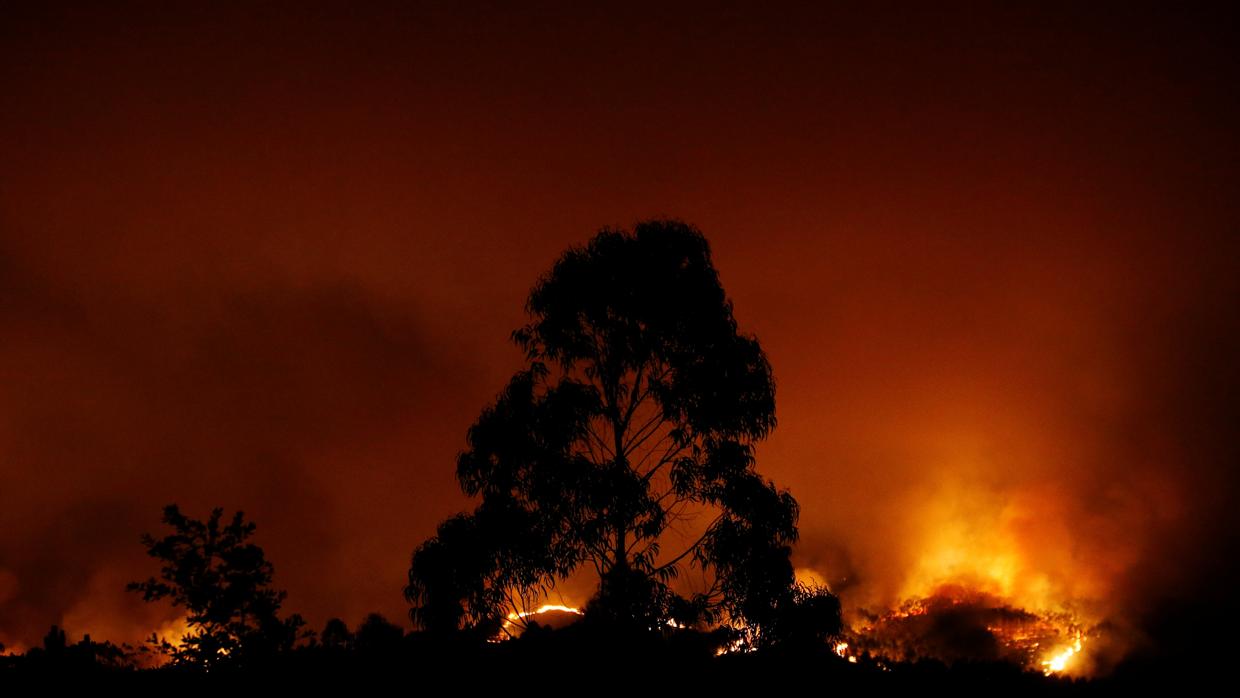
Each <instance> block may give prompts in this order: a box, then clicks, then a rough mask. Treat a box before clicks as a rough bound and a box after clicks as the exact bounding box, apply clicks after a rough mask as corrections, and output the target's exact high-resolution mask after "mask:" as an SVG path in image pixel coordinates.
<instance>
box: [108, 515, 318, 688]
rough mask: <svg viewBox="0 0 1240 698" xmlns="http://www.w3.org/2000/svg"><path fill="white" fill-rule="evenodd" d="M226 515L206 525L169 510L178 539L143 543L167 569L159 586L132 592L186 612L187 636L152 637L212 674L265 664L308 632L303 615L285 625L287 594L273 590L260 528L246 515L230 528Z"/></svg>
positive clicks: (181, 660) (152, 582)
mask: <svg viewBox="0 0 1240 698" xmlns="http://www.w3.org/2000/svg"><path fill="white" fill-rule="evenodd" d="M223 515H224V510H223V509H219V508H217V509H214V510H212V512H211V516H210V517H209V518H208V519H207V520H206V521H199V520H196V519H191V518H189V517H187V516H185V515H184V514H182V513H181V510H180V509H179V508H178V507H177V505H175V504H170V505H168V506H167V507H165V508H164V513H163V522H164V523H165V524H167V525H169V526H171V527H172V529H173V532H172V533H170V534H168V535H167V536H164V537H163V538H159V539H156V538H155V537H153V536H151V535H150V534H145V535H143V536H142V543H143V545H144V546H146V549H147V554H148V555H150V556H151V557H154V558H156V559H158V560H160V562H161V563H162V565H163V566H162V567H161V569H160V575H159V578H158V579H157V578H155V577H150V578H149V579H147V580H146V581H144V582H132V583H130V584H129V585H128V589H129V590H130V591H136V592H141V593H142V598H143V600H145V601H158V600H161V599H165V598H167V599H170V600H171V601H172V605H173V606H179V607H183V608H184V609H185V613H186V618H185V620H186V624H187V625H188V632H187V633H186V634H185V635H184V636H183V637H181V638H178V639H176V640H175V641H170V640H168V639H165V638H154V637H153V638H152V642H153V643H154V644H156V645H157V647H158V648H159V649H160V650H162V651H164V652H166V653H167V654H168V655H169V656H170V657H171V659H172V661H173V662H174V663H177V664H185V665H192V666H198V667H203V668H209V667H211V666H215V665H218V664H220V663H224V662H227V663H232V664H238V665H242V664H245V663H247V662H251V661H254V660H261V659H264V658H267V657H269V656H270V655H272V654H273V653H275V652H278V651H282V650H287V649H289V648H290V647H292V645H293V643H294V642H295V640H296V639H297V632H298V629H299V628H300V627H301V626H302V625H303V621H302V619H301V617H300V616H298V615H296V614H294V615H292V616H290V617H289V618H286V619H280V618H279V615H278V614H279V610H280V605H281V603H282V602H283V601H284V598H285V592H284V591H280V590H277V589H274V588H272V586H271V581H272V575H273V574H274V571H275V570H274V567H273V566H272V564H271V563H270V562H268V561H267V559H266V557H265V556H264V554H263V549H262V548H260V547H258V546H257V545H254V544H253V543H250V542H248V540H249V538H250V536H251V535H252V534H253V533H254V530H255V528H256V527H255V524H254V523H253V522H248V521H246V520H245V519H244V515H243V513H242V512H240V511H238V512H236V513H235V514H234V515H233V516H232V518H231V519H230V520H229V521H228V522H226V523H223V522H222V518H223Z"/></svg>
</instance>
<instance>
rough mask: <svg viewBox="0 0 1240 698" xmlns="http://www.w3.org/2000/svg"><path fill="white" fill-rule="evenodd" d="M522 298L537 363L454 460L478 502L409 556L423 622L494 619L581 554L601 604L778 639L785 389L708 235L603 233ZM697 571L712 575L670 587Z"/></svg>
mask: <svg viewBox="0 0 1240 698" xmlns="http://www.w3.org/2000/svg"><path fill="white" fill-rule="evenodd" d="M526 309H527V311H528V313H529V315H530V322H529V323H528V324H527V325H525V326H524V327H522V328H520V329H518V330H517V331H516V332H514V333H513V339H514V341H515V342H516V343H517V344H518V345H519V346H520V347H521V348H522V349H523V350H524V352H525V355H526V358H527V360H528V365H527V367H526V368H525V369H524V370H521V371H519V372H518V373H517V374H516V375H515V376H513V378H512V380H511V381H510V382H509V384H508V386H507V387H506V388H505V389H504V390H503V392H501V393H500V395H499V397H498V398H497V400H496V401H495V403H494V404H493V405H491V406H489V407H487V408H486V409H485V410H483V412H482V415H481V416H480V417H479V419H478V421H477V422H476V423H475V424H474V425H473V426H472V427H471V428H470V429H469V432H468V447H467V448H466V450H465V451H464V452H462V453H461V454H460V457H459V459H458V462H457V476H458V479H459V481H460V484H461V487H462V489H463V490H464V491H465V493H466V494H468V495H471V496H475V497H478V498H480V500H481V501H480V503H479V504H478V506H477V508H476V509H475V510H474V511H473V512H472V513H470V514H461V515H458V516H456V517H453V518H451V519H449V520H447V521H445V522H444V523H443V524H442V525H441V526H440V527H439V530H438V532H437V535H436V536H435V537H433V538H431V539H430V540H428V541H427V542H426V543H424V544H423V545H422V546H421V547H419V548H418V549H417V550H416V551H415V552H414V554H413V559H412V564H411V566H410V571H409V583H408V586H407V587H406V596H407V597H408V599H409V600H410V601H411V603H412V605H413V610H412V612H411V617H412V618H413V620H414V622H415V623H416V624H417V625H418V626H419V627H422V628H426V629H428V630H431V631H437V632H443V631H451V630H455V629H457V628H459V627H461V626H465V627H473V628H479V627H485V626H488V625H490V626H495V625H496V623H497V622H498V621H499V620H500V619H502V617H503V616H504V614H505V613H506V612H508V611H511V610H522V609H525V608H528V607H529V606H530V605H531V604H532V603H533V602H534V601H536V600H538V599H540V598H542V597H543V596H544V595H545V593H546V592H547V591H548V590H550V589H551V588H552V587H553V586H554V585H555V584H556V582H557V581H558V580H560V579H562V578H563V577H564V576H566V575H568V574H570V573H572V572H573V571H575V570H577V569H578V568H579V567H581V566H583V565H589V566H590V567H591V568H592V569H593V570H594V571H595V572H596V573H597V575H598V579H599V587H598V593H597V595H596V597H595V598H594V600H593V601H592V602H591V604H590V606H589V612H590V614H591V615H593V616H595V617H596V618H603V619H606V620H608V621H611V622H614V623H629V624H631V625H634V626H637V627H645V628H653V627H655V626H657V625H659V624H661V623H664V622H666V621H667V620H670V619H675V620H678V621H681V622H686V621H687V622H695V621H703V620H705V621H720V620H723V621H729V622H734V623H745V624H746V625H748V626H750V627H752V628H754V629H760V628H763V629H766V630H769V631H771V632H760V633H757V634H756V637H759V638H761V639H763V640H767V639H771V638H773V637H774V635H773V629H774V628H775V626H776V624H777V623H776V621H777V618H778V616H779V613H780V611H779V608H780V607H781V605H783V606H788V605H790V604H792V603H793V598H792V597H793V576H792V566H791V564H790V561H789V555H790V547H789V546H790V545H791V544H792V543H793V542H794V541H795V540H796V536H797V532H796V520H797V504H796V502H795V501H794V500H793V498H792V497H791V495H789V494H788V493H787V492H785V491H781V490H778V489H777V488H776V487H775V486H774V485H773V484H772V483H771V482H769V481H768V480H766V479H764V478H763V477H762V476H760V475H759V474H758V473H757V472H756V471H755V469H754V457H753V448H754V444H755V443H756V442H757V441H759V440H761V439H762V438H764V437H765V436H766V435H767V434H768V433H769V432H770V430H771V429H772V428H773V427H774V426H775V385H774V381H773V378H772V374H771V367H770V364H769V363H768V362H767V359H766V356H765V355H764V354H763V352H762V349H761V347H760V346H759V344H758V341H757V339H755V338H754V337H752V336H750V335H747V334H744V333H742V332H740V331H739V330H738V327H737V323H736V320H735V319H734V318H733V315H732V304H731V302H730V301H729V300H728V298H727V297H726V295H725V293H724V291H723V287H722V286H721V285H720V282H719V277H718V274H717V272H716V271H715V268H714V265H713V263H712V261H711V254H710V247H709V245H708V244H707V242H706V239H705V238H704V237H703V236H702V234H701V233H699V232H698V231H697V230H696V229H694V228H692V227H691V226H688V225H686V224H684V223H680V222H676V221H650V222H645V223H640V224H638V225H637V226H636V228H635V229H634V231H633V232H632V233H628V232H624V231H616V230H604V231H602V232H600V233H599V234H597V235H596V236H595V237H594V238H593V239H592V240H591V241H590V242H589V243H588V244H587V245H586V246H584V247H577V248H572V249H570V250H568V251H567V252H565V253H564V255H563V256H562V257H561V258H560V259H559V260H558V261H557V262H556V263H555V265H554V266H553V267H552V269H551V271H550V272H549V273H548V274H547V275H545V276H544V277H543V278H541V279H540V280H539V281H538V283H537V284H536V285H535V286H534V288H533V290H532V291H531V292H530V295H529V299H528V301H527V303H526ZM673 533H675V534H678V535H671V534H673ZM673 544H675V545H677V547H676V548H675V549H671V548H672V545H673ZM665 547H666V548H668V549H665ZM691 567H696V568H698V569H699V570H700V571H701V575H700V578H702V579H704V580H707V581H706V582H705V588H697V589H693V590H692V591H690V592H688V593H676V592H674V591H673V588H672V584H671V582H672V580H673V579H675V578H677V577H678V576H681V575H683V573H684V572H685V571H686V570H688V569H689V568H691ZM694 578H695V579H696V578H698V577H697V576H695V577H694ZM685 586H687V585H684V584H682V585H681V586H680V589H681V591H684V587H685Z"/></svg>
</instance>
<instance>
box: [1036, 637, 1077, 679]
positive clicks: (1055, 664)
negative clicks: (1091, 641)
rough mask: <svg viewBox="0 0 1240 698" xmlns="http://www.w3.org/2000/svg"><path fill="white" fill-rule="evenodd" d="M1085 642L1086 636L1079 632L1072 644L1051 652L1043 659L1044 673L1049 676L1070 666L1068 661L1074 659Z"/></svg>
mask: <svg viewBox="0 0 1240 698" xmlns="http://www.w3.org/2000/svg"><path fill="white" fill-rule="evenodd" d="M1083 644H1084V638H1083V637H1082V636H1081V634H1080V633H1079V632H1078V633H1077V635H1076V638H1075V639H1074V640H1073V642H1072V644H1071V645H1069V646H1068V647H1065V648H1063V649H1061V650H1059V651H1058V652H1055V653H1053V654H1051V655H1050V656H1049V658H1047V659H1044V660H1042V666H1043V671H1042V673H1043V674H1045V675H1047V676H1050V675H1051V674H1059V673H1063V671H1064V670H1065V669H1067V668H1068V663H1069V662H1070V661H1072V658H1073V657H1075V656H1076V655H1078V654H1080V652H1081V646H1082V645H1083Z"/></svg>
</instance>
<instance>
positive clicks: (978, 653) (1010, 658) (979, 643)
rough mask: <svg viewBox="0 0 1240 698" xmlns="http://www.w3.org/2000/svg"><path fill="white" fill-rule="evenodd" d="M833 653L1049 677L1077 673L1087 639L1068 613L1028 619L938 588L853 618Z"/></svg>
mask: <svg viewBox="0 0 1240 698" xmlns="http://www.w3.org/2000/svg"><path fill="white" fill-rule="evenodd" d="M857 616H858V617H857V619H856V621H855V624H854V625H853V627H852V629H850V630H849V631H848V632H847V633H846V635H845V639H844V640H841V641H840V642H838V643H837V644H836V645H835V651H836V654H838V655H840V656H841V657H846V658H848V659H849V661H852V662H857V661H860V660H865V661H873V662H878V663H879V664H880V665H881V664H883V663H886V662H893V661H895V662H912V661H917V660H921V659H933V660H937V661H941V662H944V663H947V664H953V663H956V662H961V661H992V662H993V661H1003V662H1010V663H1013V664H1016V665H1019V666H1021V667H1024V668H1026V669H1032V670H1038V671H1042V672H1043V673H1044V674H1047V675H1050V674H1054V673H1065V674H1070V675H1076V674H1080V673H1084V672H1085V670H1086V667H1084V666H1083V664H1082V662H1080V656H1079V655H1080V653H1081V652H1082V650H1083V648H1084V645H1085V643H1086V641H1087V638H1088V637H1090V636H1091V634H1092V633H1095V632H1097V628H1092V627H1091V628H1086V627H1083V626H1082V624H1081V622H1080V621H1079V620H1078V619H1077V618H1076V617H1075V616H1073V615H1072V614H1070V613H1066V612H1064V613H1042V614H1040V613H1035V612H1032V611H1028V610H1025V609H1022V608H1016V607H1014V606H1011V605H1009V604H1008V603H1005V602H1004V601H1003V600H1002V599H999V598H996V597H994V596H992V595H989V594H985V593H981V592H976V591H971V590H968V589H964V588H961V587H944V588H943V589H940V590H939V591H938V592H937V593H936V594H935V595H934V596H930V597H925V598H919V599H911V600H909V601H906V602H905V603H903V604H901V605H900V606H899V608H896V609H894V610H890V611H886V612H883V613H871V612H866V611H860V612H858V614H857Z"/></svg>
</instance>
